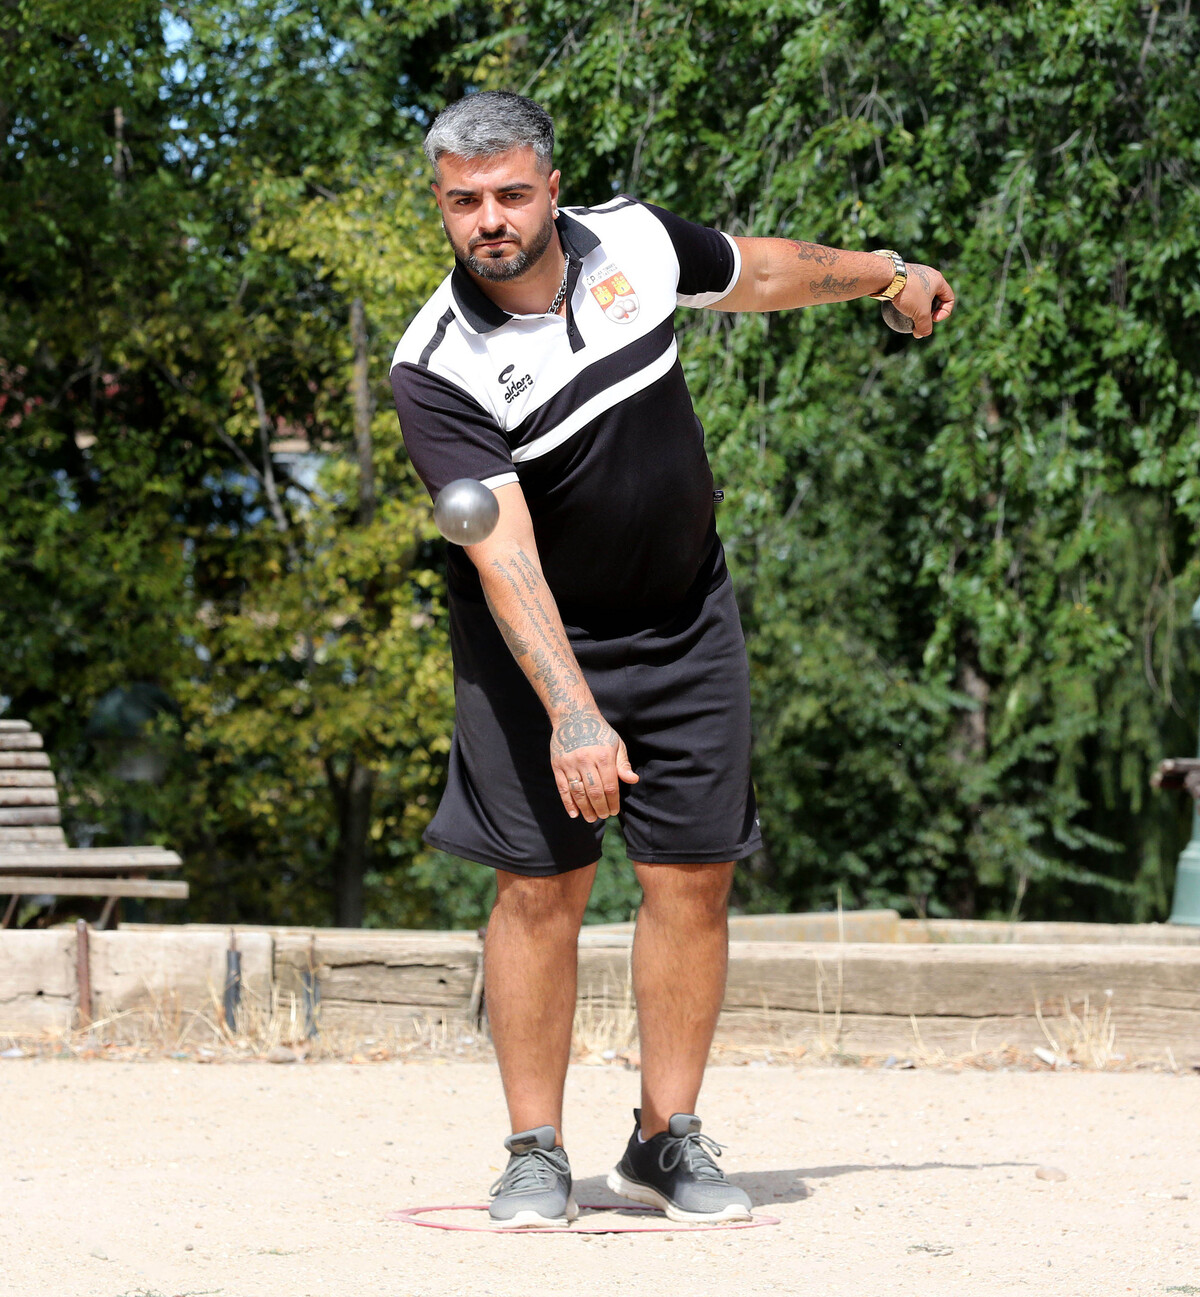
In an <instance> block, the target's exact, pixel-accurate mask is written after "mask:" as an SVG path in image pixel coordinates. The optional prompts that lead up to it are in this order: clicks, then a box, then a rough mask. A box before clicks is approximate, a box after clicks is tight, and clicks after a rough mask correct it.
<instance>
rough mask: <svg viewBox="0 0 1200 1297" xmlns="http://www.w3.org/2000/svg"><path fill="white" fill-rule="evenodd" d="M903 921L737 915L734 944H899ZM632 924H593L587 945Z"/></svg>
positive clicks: (885, 913)
mask: <svg viewBox="0 0 1200 1297" xmlns="http://www.w3.org/2000/svg"><path fill="white" fill-rule="evenodd" d="M899 922H900V915H899V912H898V911H896V910H845V911H843V912H842V914H840V915H839V914H837V913H836V912H830V911H824V910H822V911H820V912H816V913H809V914H733V915H730V917H729V939H730V940H731V941H837V940H839V939H841V940H842V941H895V940H896V928H897V925H898V924H899ZM633 927H634V925H633V924H632V923H589V924H587V925H586V926H585V927H583V928H582V929H581V930H580V934H579V935H580V940H581V942H582V943H583V944H585V945H604V944H605V938H608V937H612V938H620V937H624V938H625V940H626V941H628V940H629V939H631V938H632V936H633Z"/></svg>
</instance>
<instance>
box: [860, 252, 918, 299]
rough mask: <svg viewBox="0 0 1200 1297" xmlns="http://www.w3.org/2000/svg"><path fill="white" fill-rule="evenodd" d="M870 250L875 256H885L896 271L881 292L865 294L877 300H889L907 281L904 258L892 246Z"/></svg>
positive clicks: (906, 268)
mask: <svg viewBox="0 0 1200 1297" xmlns="http://www.w3.org/2000/svg"><path fill="white" fill-rule="evenodd" d="M871 251H872V252H873V253H874V254H875V256H877V257H886V258H887V259H888V260H889V261H890V262H891V263H892V267H893V269H894V270H895V272H896V273H895V274H894V275H893V276H892V282H891V283H890V284H889V285H888V286H887V287H886V288H885V289H884V290H883V291H882V292H880V293H868V294H867V295H868V296H869V297H873V298H874V299H875V300H876V301H877V302H890V301H891V300H892V298H893V297H896V296H897V295H898V294H899V293H900V291H901V289H902V288H903V287H904V285H905V284H907V283H908V267H907V266H906V265H905V264H904V258H903V257H902V256H901V255H900V254H899V253H898V252H896V251H894V250H893V249H892V248H872V249H871Z"/></svg>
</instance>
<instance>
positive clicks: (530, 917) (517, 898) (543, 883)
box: [492, 876, 587, 940]
mask: <svg viewBox="0 0 1200 1297" xmlns="http://www.w3.org/2000/svg"><path fill="white" fill-rule="evenodd" d="M560 878H561V876H557V877H553V878H518V877H514V878H512V879H508V880H504V881H502V882H501V884H500V886H499V887H498V888H497V892H496V903H495V905H494V906H493V907H492V916H493V918H500V919H501V920H502V922H505V923H510V924H513V925H514V926H517V927H521V928H529V929H533V930H535V931H536V932H537V933H538V934H539V935H540V936H541V937H542V938H544V939H549V940H553V939H554V938H555V937H556V936H557V937H564V938H567V939H571V940H573V939H574V938H575V937H576V935H577V934H578V931H579V924H580V920H581V919H582V917H583V916H582V907H581V905H580V903H579V898H578V897H577V896H576V895H575V894H574V892H575V889H574V888H572V887H570V886H564V885H563V884H562V883H561V881H560ZM583 904H584V905H586V904H587V898H586V896H585V897H584V899H583Z"/></svg>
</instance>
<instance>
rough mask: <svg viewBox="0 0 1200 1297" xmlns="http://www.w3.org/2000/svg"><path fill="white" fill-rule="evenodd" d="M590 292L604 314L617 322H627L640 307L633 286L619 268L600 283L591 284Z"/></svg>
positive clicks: (633, 317) (634, 315)
mask: <svg viewBox="0 0 1200 1297" xmlns="http://www.w3.org/2000/svg"><path fill="white" fill-rule="evenodd" d="M591 293H592V296H593V297H594V298H595V299H596V301H597V302H598V303H599V304H600V307H601V309H602V310H603V311H604V314H605V315H607V316H608V318H609V319H610V320H613V321H615V322H616V323H617V324H628V323H629V321H630V320H632V319H635V318H636V316H637V313H638V311H639V310H640V309H641V303H640V302H639V301H638V297H637V294H636V293H635V292H634V291H633V286H632V285H631V284H630V282H629V280H628V279H626V278H625V274H624V272H623V271H620V270H618V271H616V273H615V274H611V275H609V276H608V278H607V279H603V280H601V281H600V283H598V284H593V285H592V288H591Z"/></svg>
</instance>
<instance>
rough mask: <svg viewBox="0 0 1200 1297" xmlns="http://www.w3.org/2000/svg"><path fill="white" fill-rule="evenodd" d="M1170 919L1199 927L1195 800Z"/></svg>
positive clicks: (1198, 624) (1199, 824)
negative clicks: (1188, 838)
mask: <svg viewBox="0 0 1200 1297" xmlns="http://www.w3.org/2000/svg"><path fill="white" fill-rule="evenodd" d="M1192 625H1193V626H1194V627H1195V628H1196V629H1197V630H1198V631H1200V599H1197V600H1196V602H1195V603H1194V604H1193V605H1192ZM1197 755H1200V752H1198V753H1197ZM1169 921H1170V922H1171V923H1187V924H1191V925H1193V926H1196V927H1200V802H1193V803H1192V838H1191V841H1190V842H1189V843H1188V844H1187V846H1186V847H1184V849H1183V851H1182V852H1181V853H1180V856H1179V864H1178V865H1177V866H1176V869H1175V902H1174V904H1173V905H1172V906H1171V918H1170V920H1169Z"/></svg>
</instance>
